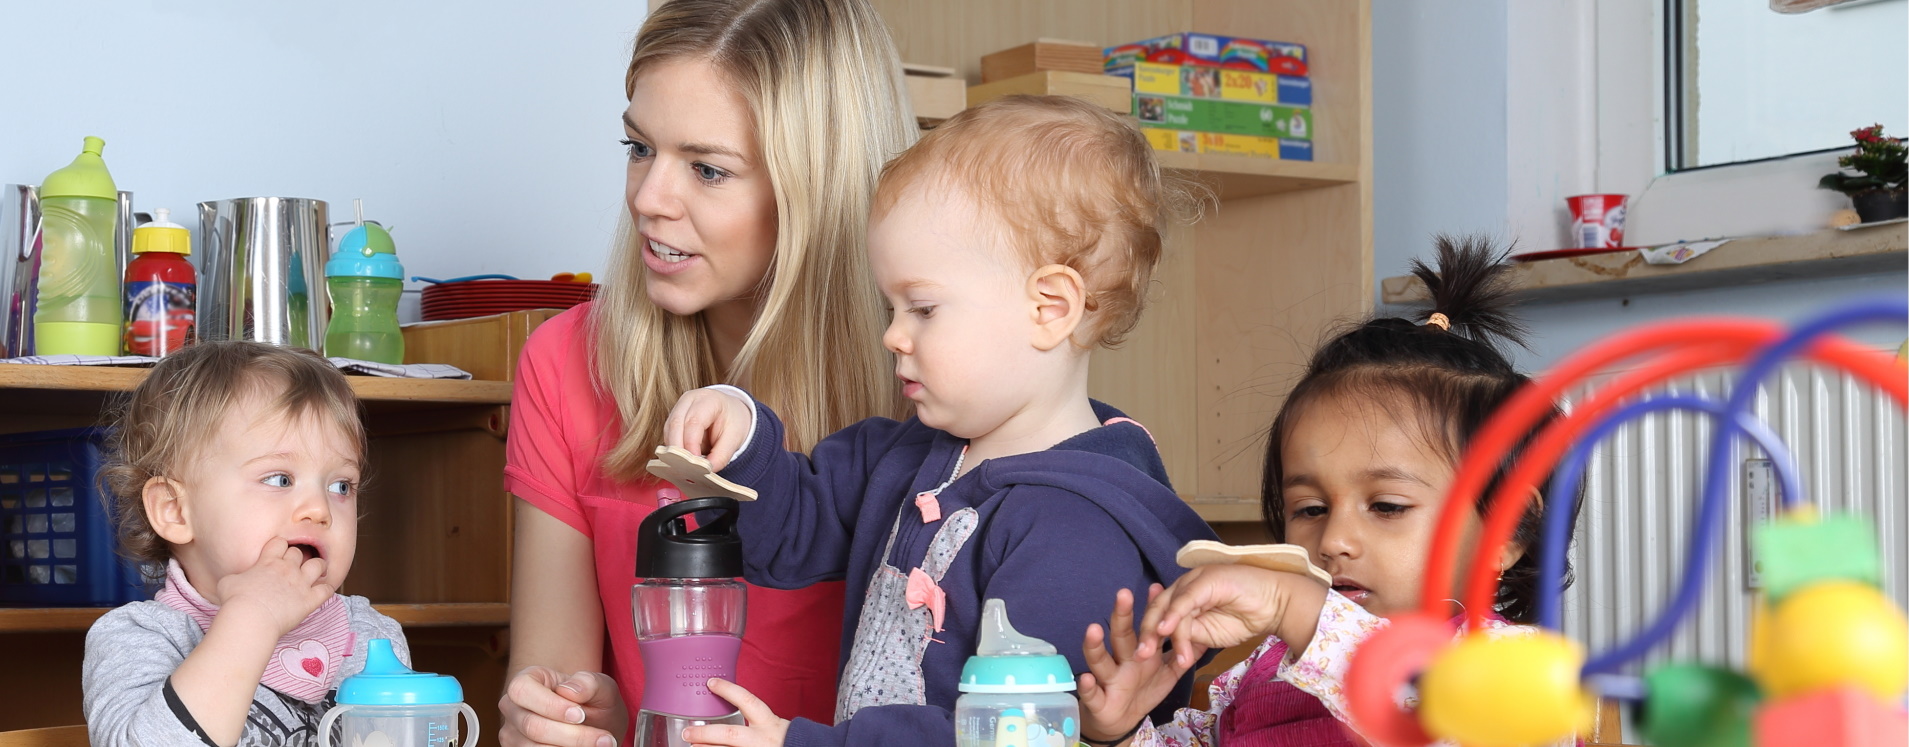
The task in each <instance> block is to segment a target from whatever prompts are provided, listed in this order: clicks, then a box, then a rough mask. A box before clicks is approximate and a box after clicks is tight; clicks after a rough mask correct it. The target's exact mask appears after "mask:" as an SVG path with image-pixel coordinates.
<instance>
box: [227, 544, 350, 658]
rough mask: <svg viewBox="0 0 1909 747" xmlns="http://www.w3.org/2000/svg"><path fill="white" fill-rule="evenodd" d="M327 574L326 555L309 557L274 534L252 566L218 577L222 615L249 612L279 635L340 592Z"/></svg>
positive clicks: (274, 635)
mask: <svg viewBox="0 0 1909 747" xmlns="http://www.w3.org/2000/svg"><path fill="white" fill-rule="evenodd" d="M324 578H325V560H324V559H323V558H312V559H310V560H306V559H305V553H303V552H300V551H298V550H294V549H292V546H291V545H289V544H286V542H285V540H284V539H282V538H279V537H273V538H272V541H270V542H267V543H265V549H263V550H260V551H259V559H258V562H256V563H253V564H252V567H251V568H247V569H245V570H244V571H241V572H239V573H234V574H232V575H230V576H226V577H225V578H222V579H219V583H218V591H219V600H220V603H219V615H221V616H224V615H227V614H232V613H238V614H241V615H249V616H251V618H252V619H253V620H257V621H260V622H261V624H266V625H270V626H272V630H275V631H277V632H276V633H274V634H273V638H278V637H280V636H283V635H285V634H286V633H290V632H292V628H296V627H298V624H299V623H301V622H304V621H305V618H306V617H308V616H310V615H311V613H312V612H313V611H315V610H317V609H318V605H321V604H324V603H325V600H327V599H330V598H331V595H332V594H335V593H337V591H338V590H337V589H335V588H333V587H332V585H331V584H328V583H325V581H324Z"/></svg>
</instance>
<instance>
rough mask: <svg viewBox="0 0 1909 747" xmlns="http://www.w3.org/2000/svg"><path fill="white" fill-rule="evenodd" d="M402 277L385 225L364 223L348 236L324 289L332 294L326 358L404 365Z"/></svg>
mask: <svg viewBox="0 0 1909 747" xmlns="http://www.w3.org/2000/svg"><path fill="white" fill-rule="evenodd" d="M403 277H404V265H401V264H398V255H397V245H396V244H394V243H392V241H391V234H390V233H389V232H387V231H385V230H384V227H383V226H380V225H378V224H376V223H365V224H362V225H360V226H358V227H357V228H353V229H351V232H350V233H347V234H345V237H344V239H342V240H340V241H339V242H338V253H337V254H334V255H332V258H331V261H329V262H326V263H325V287H326V289H327V290H329V291H331V322H330V324H329V325H327V326H326V327H325V355H327V356H330V357H333V358H354V359H357V360H361V361H372V362H375V363H391V364H402V363H404V332H403V330H400V329H398V297H399V295H400V294H402V293H403V291H404V283H403V281H402V280H401V278H403Z"/></svg>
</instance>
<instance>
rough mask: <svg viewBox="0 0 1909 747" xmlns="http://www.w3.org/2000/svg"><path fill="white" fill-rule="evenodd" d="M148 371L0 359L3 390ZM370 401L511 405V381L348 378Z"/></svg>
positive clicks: (76, 385)
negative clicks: (29, 362)
mask: <svg viewBox="0 0 1909 747" xmlns="http://www.w3.org/2000/svg"><path fill="white" fill-rule="evenodd" d="M149 370H150V369H145V368H126V367H119V366H43V365H29V364H24V363H0V389H29V390H55V391H80V392H129V391H132V389H133V387H135V386H138V385H139V382H141V381H144V380H145V378H146V373H147V372H148V371H149ZM346 378H348V379H349V380H350V381H351V388H352V390H353V391H355V392H357V393H358V397H359V398H360V399H363V400H364V401H365V402H366V403H373V402H377V403H423V404H448V405H507V404H510V382H507V381H457V380H452V379H391V378H385V377H382V376H348V377H346Z"/></svg>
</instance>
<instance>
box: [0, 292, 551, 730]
mask: <svg viewBox="0 0 1909 747" xmlns="http://www.w3.org/2000/svg"><path fill="white" fill-rule="evenodd" d="M554 313H555V312H552V311H548V310H542V311H531V312H517V313H514V314H505V315H499V316H496V317H486V318H482V319H471V320H461V321H457V322H445V323H435V324H426V325H414V326H411V327H407V328H406V330H405V345H406V349H407V351H408V352H410V353H411V354H412V358H411V360H413V361H425V360H428V361H431V362H437V363H448V364H451V365H455V366H458V367H459V368H463V369H465V370H466V371H470V372H472V373H473V374H474V375H476V376H478V377H480V378H479V379H478V380H473V381H453V380H425V379H388V378H379V377H370V376H352V377H350V378H349V380H350V382H351V386H352V389H353V390H354V391H356V392H357V394H358V396H359V398H360V399H361V400H362V401H363V402H364V406H365V412H366V428H367V430H368V432H369V433H370V435H371V443H370V446H369V448H368V452H369V453H370V456H371V460H370V461H371V463H370V465H369V469H368V478H369V479H368V480H367V481H366V488H365V492H364V495H363V496H362V498H361V499H360V506H361V507H362V510H363V516H362V517H361V518H360V521H359V530H358V554H357V558H356V560H355V561H354V563H353V566H352V571H351V576H350V578H349V579H347V580H346V581H345V588H344V589H343V591H344V592H345V593H347V594H355V595H361V596H364V597H367V598H369V599H370V600H371V601H372V602H373V604H374V605H375V606H376V607H377V608H378V609H379V610H380V611H381V612H383V613H384V614H386V615H389V616H391V617H392V618H393V619H395V620H397V621H398V622H399V623H401V624H402V625H404V626H405V628H406V637H407V638H408V639H409V640H410V643H411V650H412V654H413V657H414V660H415V662H416V664H417V665H418V667H419V668H420V669H424V670H428V671H436V672H442V673H446V674H452V675H454V676H456V677H458V678H459V680H460V681H461V682H462V683H463V685H464V688H465V691H466V692H468V693H478V694H487V693H497V692H500V691H501V689H502V686H503V677H504V666H505V656H506V655H507V652H506V651H505V650H504V647H505V643H504V641H505V635H504V634H505V626H507V625H508V624H509V622H510V605H509V599H510V593H509V586H510V533H511V514H510V503H509V497H508V495H507V494H506V493H505V492H504V487H503V471H504V431H505V429H506V427H507V423H508V420H509V417H508V409H509V408H508V406H509V404H510V397H511V385H510V382H509V381H508V378H509V377H510V376H511V375H512V374H513V373H514V371H515V369H516V359H517V352H518V351H519V350H521V348H522V343H523V340H524V339H525V338H526V337H528V336H529V334H530V331H531V330H532V329H534V328H535V327H536V326H537V324H539V323H541V322H543V321H544V320H545V319H548V318H550V317H551V316H552V315H553V314H554ZM147 372H148V371H147V369H144V368H121V367H96V366H39V365H21V364H0V433H20V432H29V431H37V430H45V429H52V428H74V427H82V426H91V425H98V424H100V422H101V419H102V413H103V412H104V410H105V408H107V407H109V406H111V404H112V403H113V402H114V400H115V398H116V397H117V396H118V395H121V394H123V393H124V392H127V391H130V390H131V389H132V388H133V387H134V386H137V385H138V383H139V382H140V381H141V380H143V379H144V378H145V377H146V375H147ZM106 611H107V610H106V609H105V608H70V607H40V608H0V648H3V649H4V650H6V651H7V652H8V654H7V655H6V656H5V657H0V660H4V661H5V662H6V664H5V665H4V666H0V692H5V693H9V697H8V698H7V699H5V700H4V701H0V731H6V730H10V729H21V728H32V727H41V726H59V725H67V724H76V723H79V722H80V721H81V719H82V716H81V714H80V710H79V705H80V687H79V676H80V669H81V667H80V661H81V659H82V657H83V656H84V643H85V632H86V630H87V628H88V627H90V626H91V625H92V624H93V621H94V620H97V619H98V618H99V617H100V616H101V615H103V614H105V613H106ZM469 702H470V704H471V706H472V707H473V708H476V709H477V711H478V718H479V720H480V721H481V722H482V723H484V724H485V729H484V734H483V735H482V740H481V742H482V743H483V744H494V743H495V741H496V730H495V728H494V726H495V724H496V723H497V712H496V701H495V699H494V698H493V697H492V696H491V695H488V694H487V695H484V696H483V697H473V698H470V699H469Z"/></svg>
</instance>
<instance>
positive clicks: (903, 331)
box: [664, 96, 1213, 745]
mask: <svg viewBox="0 0 1909 747" xmlns="http://www.w3.org/2000/svg"><path fill="white" fill-rule="evenodd" d="M1176 193H1177V192H1176V190H1175V189H1174V188H1173V187H1171V186H1170V185H1169V184H1167V183H1166V180H1164V179H1163V178H1162V176H1161V173H1160V168H1159V165H1158V164H1157V163H1156V162H1155V160H1154V158H1153V154H1152V150H1151V149H1150V148H1149V147H1148V144H1147V141H1146V140H1145V138H1143V137H1142V136H1141V134H1140V133H1139V131H1137V130H1136V129H1135V128H1134V127H1133V125H1131V124H1130V123H1128V122H1127V121H1125V119H1124V118H1122V117H1120V116H1118V115H1116V114H1114V113H1112V112H1109V111H1106V110H1104V109H1101V108H1100V107H1098V106H1095V105H1092V104H1088V103H1085V102H1082V101H1080V100H1078V99H1071V98H1065V97H1027V96H1017V97H1009V98H1006V99H1001V100H998V101H996V102H992V103H989V104H985V105H982V106H980V107H976V108H973V109H969V110H967V111H965V112H962V113H961V114H959V115H957V116H955V117H954V118H951V119H949V120H947V121H946V122H944V123H943V124H942V125H941V126H940V127H938V128H936V129H935V130H933V131H932V132H930V133H928V134H927V135H926V136H924V137H923V138H922V140H921V142H920V143H919V144H918V145H916V146H915V147H914V148H912V149H910V150H909V151H908V152H907V153H904V154H903V155H901V156H900V157H898V158H896V159H895V160H894V161H893V162H891V163H889V164H888V166H887V168H886V169H884V170H883V172H882V177H881V183H880V186H879V188H878V189H877V191H876V196H875V204H874V210H873V215H872V221H871V223H870V226H869V237H868V243H869V265H870V268H871V269H872V270H873V272H874V275H875V280H876V282H877V284H878V285H879V287H880V290H881V293H882V294H883V295H884V296H885V297H886V298H887V300H888V302H889V303H890V304H892V305H893V309H894V317H893V321H892V322H891V323H890V324H889V327H888V330H887V332H886V334H884V335H883V337H882V342H883V344H884V345H885V346H886V347H887V348H888V349H889V350H890V351H891V352H893V353H894V354H895V356H896V368H895V374H896V376H897V377H898V378H899V379H900V382H899V383H900V385H901V389H902V394H903V396H905V397H907V398H908V399H909V400H910V401H911V402H912V403H913V404H914V408H915V416H914V417H913V418H910V419H909V420H908V421H906V422H896V421H894V420H889V419H886V418H872V419H869V420H865V421H863V422H861V423H857V424H856V425H853V426H850V427H849V428H847V429H844V430H842V431H840V432H837V433H835V434H833V435H831V436H829V437H828V438H826V439H824V440H823V441H822V442H820V443H819V444H817V445H816V447H815V450H814V452H813V453H812V454H811V455H808V456H804V455H802V454H799V453H794V452H789V451H785V450H783V449H782V448H780V445H781V444H782V443H783V442H784V440H783V431H782V425H781V422H780V421H779V420H778V419H777V417H776V415H775V413H774V412H773V411H772V410H771V409H770V408H768V407H766V406H763V405H762V404H760V403H756V402H754V401H753V399H751V398H750V397H749V396H748V394H746V393H745V392H743V391H742V390H740V389H737V388H735V387H712V388H709V389H700V390H696V391H692V392H690V393H688V394H686V395H684V397H683V399H682V400H681V401H679V402H678V403H677V406H676V408H675V409H674V410H673V411H672V412H671V414H670V418H669V421H668V423H667V424H666V426H665V429H664V433H665V440H666V441H667V442H668V443H669V444H670V445H672V446H681V447H684V448H686V449H688V450H690V451H692V452H695V453H697V454H708V455H709V457H710V459H711V461H712V463H714V464H715V465H716V466H717V467H719V468H722V469H723V471H722V475H723V476H724V477H726V478H728V479H730V480H733V481H735V482H737V483H740V484H743V485H748V486H750V487H753V488H755V489H756V490H758V491H759V492H760V494H761V498H760V500H757V501H755V502H753V503H748V504H744V506H743V509H742V514H741V519H740V529H741V531H742V534H743V540H744V542H743V547H744V555H745V560H746V571H745V572H746V577H747V578H748V580H749V581H750V582H752V583H755V584H758V585H762V586H768V587H776V588H797V587H802V586H806V585H809V584H813V583H817V582H820V581H826V580H834V579H845V580H846V581H847V584H848V594H847V597H848V602H847V610H846V612H847V614H846V616H845V619H848V620H854V621H855V623H854V625H853V626H852V627H850V628H849V629H848V630H846V631H844V633H843V641H842V650H843V651H844V652H846V653H845V656H844V661H843V668H842V674H841V683H840V686H839V688H838V690H837V704H836V717H835V718H836V723H835V724H834V725H829V724H821V723H815V722H811V721H808V720H806V719H796V720H795V721H792V722H791V721H784V720H782V719H781V718H779V717H777V716H775V715H774V714H773V713H770V712H769V711H768V710H767V709H766V708H764V707H762V706H761V704H760V702H759V701H757V700H756V699H755V698H754V697H752V696H750V695H749V694H748V693H747V692H745V691H743V690H742V689H741V688H740V687H737V686H735V685H732V684H730V683H726V682H720V681H712V682H711V687H712V688H713V689H714V690H715V691H716V692H717V694H719V695H722V696H723V697H725V698H727V699H729V700H730V702H732V703H735V704H736V705H737V707H738V708H740V709H742V711H743V714H744V715H745V716H746V717H747V718H748V720H749V724H748V725H747V726H705V727H693V728H691V729H689V730H687V732H688V733H687V734H686V737H685V738H686V740H687V741H689V742H693V743H695V744H727V745H760V744H779V743H786V744H789V745H824V744H829V745H849V744H858V745H876V744H950V745H951V744H953V743H954V725H953V719H952V712H953V708H954V702H955V699H956V698H957V697H958V696H959V693H957V692H956V689H955V686H956V684H957V682H958V680H959V674H960V670H961V665H962V662H963V661H965V660H966V659H967V657H968V656H970V655H972V654H973V653H974V650H975V642H976V637H977V635H978V633H979V630H980V622H979V619H980V615H981V607H982V601H983V600H985V599H989V598H999V599H1002V600H1005V601H1006V603H1007V608H1008V610H1009V613H1010V614H1011V615H1012V616H1013V618H1014V624H1015V626H1016V627H1017V628H1019V629H1020V630H1021V631H1022V632H1024V633H1026V634H1028V635H1033V636H1037V637H1040V638H1044V639H1046V640H1048V641H1050V642H1056V643H1057V645H1060V648H1061V649H1062V650H1063V651H1070V653H1069V658H1070V659H1071V660H1072V663H1073V665H1074V670H1075V672H1076V673H1079V672H1085V671H1087V667H1086V664H1085V662H1084V660H1082V658H1081V655H1080V653H1079V652H1078V650H1074V649H1075V648H1076V647H1073V646H1069V645H1064V644H1066V643H1071V642H1072V641H1075V640H1079V639H1080V637H1081V635H1082V633H1083V632H1084V631H1085V630H1086V629H1087V626H1088V625H1089V624H1091V623H1093V622H1095V621H1097V620H1106V619H1107V617H1108V614H1109V612H1111V610H1112V607H1113V602H1114V598H1115V592H1116V591H1117V590H1119V589H1128V590H1131V592H1132V593H1134V594H1135V595H1139V596H1140V597H1141V598H1145V597H1144V595H1145V594H1146V593H1147V590H1148V588H1149V587H1150V586H1151V585H1153V584H1166V583H1171V582H1172V581H1173V580H1174V579H1175V578H1177V577H1178V576H1179V575H1180V573H1181V570H1182V569H1181V568H1180V567H1179V566H1178V565H1177V564H1175V563H1174V553H1175V552H1176V551H1177V550H1178V549H1179V547H1180V546H1181V545H1182V544H1185V543H1186V542H1188V541H1190V540H1195V539H1206V538H1211V537H1212V536H1213V535H1212V532H1211V530H1209V529H1208V528H1207V526H1206V524H1205V523H1204V522H1202V521H1201V520H1200V518H1199V517H1198V516H1197V515H1196V514H1194V512H1193V511H1192V510H1191V509H1190V508H1189V507H1188V506H1187V505H1186V504H1185V503H1184V502H1183V501H1181V500H1180V498H1179V497H1177V496H1176V495H1175V494H1174V492H1173V490H1172V488H1171V487H1169V485H1168V483H1167V475H1166V470H1165V468H1164V466H1163V465H1162V463H1161V460H1160V453H1159V451H1158V450H1157V449H1156V448H1155V446H1154V443H1153V441H1152V438H1151V437H1150V436H1149V435H1148V433H1147V431H1146V430H1145V429H1144V428H1142V427H1141V426H1140V425H1139V424H1138V423H1135V422H1134V421H1132V420H1129V419H1127V418H1126V417H1124V416H1123V415H1121V413H1120V412H1119V411H1116V410H1114V409H1113V408H1111V407H1108V406H1106V405H1103V404H1101V403H1099V402H1094V401H1092V400H1090V399H1088V397H1087V372H1088V362H1089V359H1090V356H1091V352H1092V351H1093V349H1094V348H1096V347H1101V346H1105V345H1113V344H1117V343H1118V342H1119V341H1120V339H1121V338H1122V337H1123V336H1124V335H1125V334H1126V333H1128V332H1129V331H1131V330H1132V329H1133V327H1134V324H1135V323H1136V322H1137V321H1138V320H1139V316H1140V311H1141V307H1142V305H1143V304H1142V302H1143V300H1144V295H1145V291H1146V288H1147V284H1148V281H1149V278H1150V277H1151V276H1152V273H1153V269H1154V266H1155V264H1156V263H1157V262H1158V260H1159V258H1160V252H1161V224H1162V222H1163V215H1164V214H1165V213H1167V212H1169V207H1170V206H1169V203H1170V202H1171V201H1172V200H1173V197H1172V195H1174V194H1176ZM725 465H726V466H725ZM1189 690H1190V680H1188V681H1186V682H1182V683H1181V687H1180V688H1179V690H1178V691H1177V692H1176V693H1175V695H1174V697H1171V698H1169V699H1168V701H1167V702H1166V703H1163V704H1162V706H1161V712H1162V714H1163V715H1164V714H1170V713H1172V711H1173V708H1175V707H1177V706H1179V705H1182V704H1184V703H1185V702H1186V700H1187V694H1188V692H1189Z"/></svg>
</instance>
